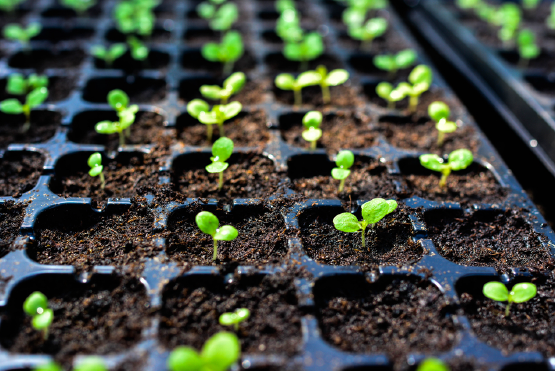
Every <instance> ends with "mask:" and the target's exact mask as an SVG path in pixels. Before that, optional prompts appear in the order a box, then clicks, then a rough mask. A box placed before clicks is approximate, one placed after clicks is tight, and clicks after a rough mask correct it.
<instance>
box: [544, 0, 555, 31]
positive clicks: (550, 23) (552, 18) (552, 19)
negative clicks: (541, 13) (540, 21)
mask: <svg viewBox="0 0 555 371" xmlns="http://www.w3.org/2000/svg"><path fill="white" fill-rule="evenodd" d="M545 24H546V26H547V28H549V29H550V30H555V3H553V4H551V13H549V17H547V19H546V20H545Z"/></svg>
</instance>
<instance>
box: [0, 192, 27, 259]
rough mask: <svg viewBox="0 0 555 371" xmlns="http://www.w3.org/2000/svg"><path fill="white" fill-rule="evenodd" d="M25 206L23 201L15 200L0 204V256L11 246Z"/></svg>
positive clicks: (16, 234) (17, 231)
mask: <svg viewBox="0 0 555 371" xmlns="http://www.w3.org/2000/svg"><path fill="white" fill-rule="evenodd" d="M25 207H26V205H25V204H24V203H15V201H6V202H4V203H2V204H0V257H3V256H4V255H6V254H7V253H8V252H9V251H10V250H11V249H12V248H13V245H12V242H13V241H14V240H15V239H16V237H17V236H19V228H20V227H21V223H23V217H24V216H25Z"/></svg>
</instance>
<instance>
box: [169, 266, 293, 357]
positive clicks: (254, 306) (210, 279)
mask: <svg viewBox="0 0 555 371" xmlns="http://www.w3.org/2000/svg"><path fill="white" fill-rule="evenodd" d="M239 308H247V309H249V310H250V312H251V315H250V317H249V318H248V319H247V320H245V321H244V322H243V323H241V324H240V325H239V331H236V334H237V335H238V337H239V339H240V340H241V352H242V353H243V354H280V355H283V354H286V355H288V356H292V355H294V354H295V353H297V352H298V351H299V350H300V349H299V348H300V346H301V343H302V333H301V315H302V313H301V311H300V309H299V308H298V307H297V296H296V291H295V287H294V286H293V280H292V279H290V278H286V277H281V276H275V275H272V276H260V275H253V276H240V277H234V278H233V279H231V280H229V281H227V282H226V283H224V279H223V277H221V276H189V277H186V278H183V279H180V280H177V281H174V282H171V283H170V284H169V285H168V286H167V288H166V290H165V291H164V293H163V304H162V309H161V311H160V317H161V318H160V331H159V337H160V341H161V342H162V344H164V346H165V347H166V348H169V349H173V348H175V347H176V346H178V345H183V344H187V345H189V346H192V347H194V348H196V349H200V348H201V347H202V345H203V344H204V342H205V341H206V340H207V339H208V338H209V337H210V336H212V335H214V334H215V333H216V332H219V331H231V329H230V328H229V327H225V326H222V325H220V324H219V323H218V318H219V317H220V315H221V314H223V313H226V312H232V311H235V310H236V309H239Z"/></svg>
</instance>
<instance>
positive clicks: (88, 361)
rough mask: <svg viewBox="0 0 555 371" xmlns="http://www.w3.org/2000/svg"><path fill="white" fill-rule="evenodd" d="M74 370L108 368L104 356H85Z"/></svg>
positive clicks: (99, 370)
mask: <svg viewBox="0 0 555 371" xmlns="http://www.w3.org/2000/svg"><path fill="white" fill-rule="evenodd" d="M73 371H108V368H107V367H106V365H105V363H104V361H103V360H102V358H100V357H94V356H93V357H86V358H83V359H82V360H81V361H79V363H77V366H75V368H74V369H73Z"/></svg>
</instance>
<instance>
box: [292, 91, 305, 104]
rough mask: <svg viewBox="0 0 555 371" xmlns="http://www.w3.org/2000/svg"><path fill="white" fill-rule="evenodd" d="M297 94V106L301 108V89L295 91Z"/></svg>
mask: <svg viewBox="0 0 555 371" xmlns="http://www.w3.org/2000/svg"><path fill="white" fill-rule="evenodd" d="M293 92H294V94H295V106H297V107H300V106H301V105H302V104H303V96H302V95H301V88H298V89H294V90H293Z"/></svg>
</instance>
